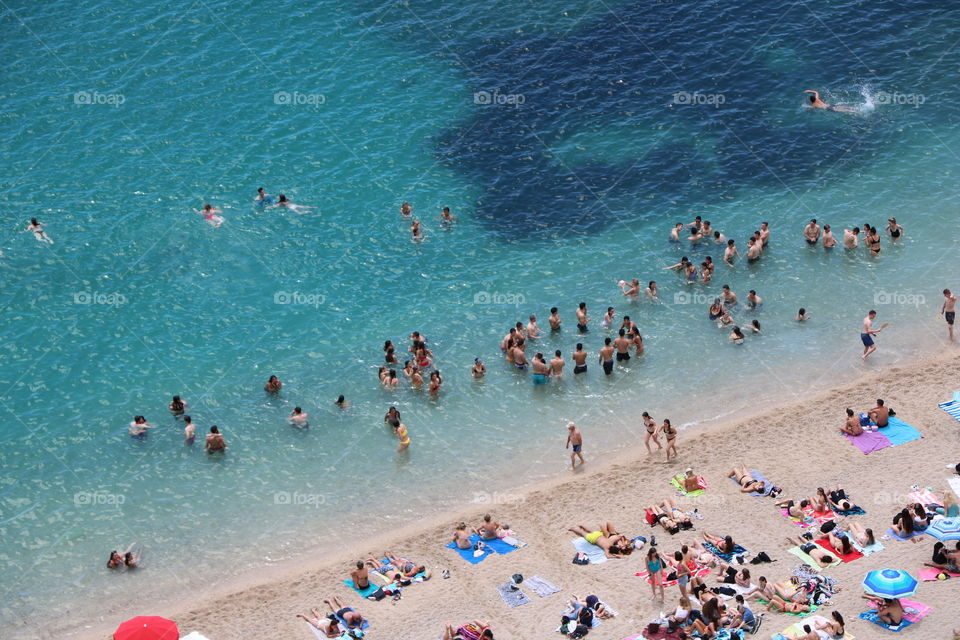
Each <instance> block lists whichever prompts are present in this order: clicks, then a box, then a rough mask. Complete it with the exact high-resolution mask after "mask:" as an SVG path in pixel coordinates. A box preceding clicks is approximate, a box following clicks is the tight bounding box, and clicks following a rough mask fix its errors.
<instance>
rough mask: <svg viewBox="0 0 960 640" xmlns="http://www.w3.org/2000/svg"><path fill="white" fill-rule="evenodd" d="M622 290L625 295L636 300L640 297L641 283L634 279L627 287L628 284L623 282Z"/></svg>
mask: <svg viewBox="0 0 960 640" xmlns="http://www.w3.org/2000/svg"><path fill="white" fill-rule="evenodd" d="M620 290H621V291H623V295H625V296H628V297H629V298H631V299H635V298H636V297H637V296H639V295H640V281H639V280H637V279H636V278H634V279H633V280H631V281H630V284H629V285H627V283H626V282H624V281H622V280H621V281H620Z"/></svg>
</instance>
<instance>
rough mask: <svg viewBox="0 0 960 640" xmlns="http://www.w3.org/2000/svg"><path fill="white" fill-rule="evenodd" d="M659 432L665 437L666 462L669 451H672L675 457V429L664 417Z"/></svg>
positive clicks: (668, 459)
mask: <svg viewBox="0 0 960 640" xmlns="http://www.w3.org/2000/svg"><path fill="white" fill-rule="evenodd" d="M660 432H661V433H662V434H663V435H665V436H666V437H667V449H666V452H665V453H666V454H667V462H670V452H671V451H673V457H674V458H676V457H677V430H676V429H674V428H673V425H671V424H670V420H668V419H667V418H664V419H663V425H661V427H660Z"/></svg>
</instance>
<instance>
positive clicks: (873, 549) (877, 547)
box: [853, 540, 885, 556]
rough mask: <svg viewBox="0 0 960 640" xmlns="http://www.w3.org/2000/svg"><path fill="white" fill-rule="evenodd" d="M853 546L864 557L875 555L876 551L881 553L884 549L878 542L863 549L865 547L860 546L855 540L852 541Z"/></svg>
mask: <svg viewBox="0 0 960 640" xmlns="http://www.w3.org/2000/svg"><path fill="white" fill-rule="evenodd" d="M853 546H855V547H856V548H857V551H859V552H860V553H862V554H863V555H865V556H869V555H870V554H872V553H876V552H878V551H883V550H884V548H885V547H884V546H883V545H882V544H880V543H879V542H874V543H873V544H871V545H869V546H867V547H865V546H863V545H862V544H860V543H859V542H857V541H856V540H854V541H853Z"/></svg>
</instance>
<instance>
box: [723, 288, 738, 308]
mask: <svg viewBox="0 0 960 640" xmlns="http://www.w3.org/2000/svg"><path fill="white" fill-rule="evenodd" d="M720 297H721V298H723V303H724V304H725V305H727V306H728V307H729V306H733V305H735V304H737V294H735V293H734V292H733V291H730V285H728V284H725V285H723V292H722V293H721V294H720Z"/></svg>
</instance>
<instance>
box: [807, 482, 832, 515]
mask: <svg viewBox="0 0 960 640" xmlns="http://www.w3.org/2000/svg"><path fill="white" fill-rule="evenodd" d="M810 506H811V507H813V510H814V511H816V512H817V513H826V512H827V511H829V510H830V505H829V504H828V500H827V492H826V491H824V490H823V487H817V492H816V493H815V494H814V495H813V496H811V497H810Z"/></svg>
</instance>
